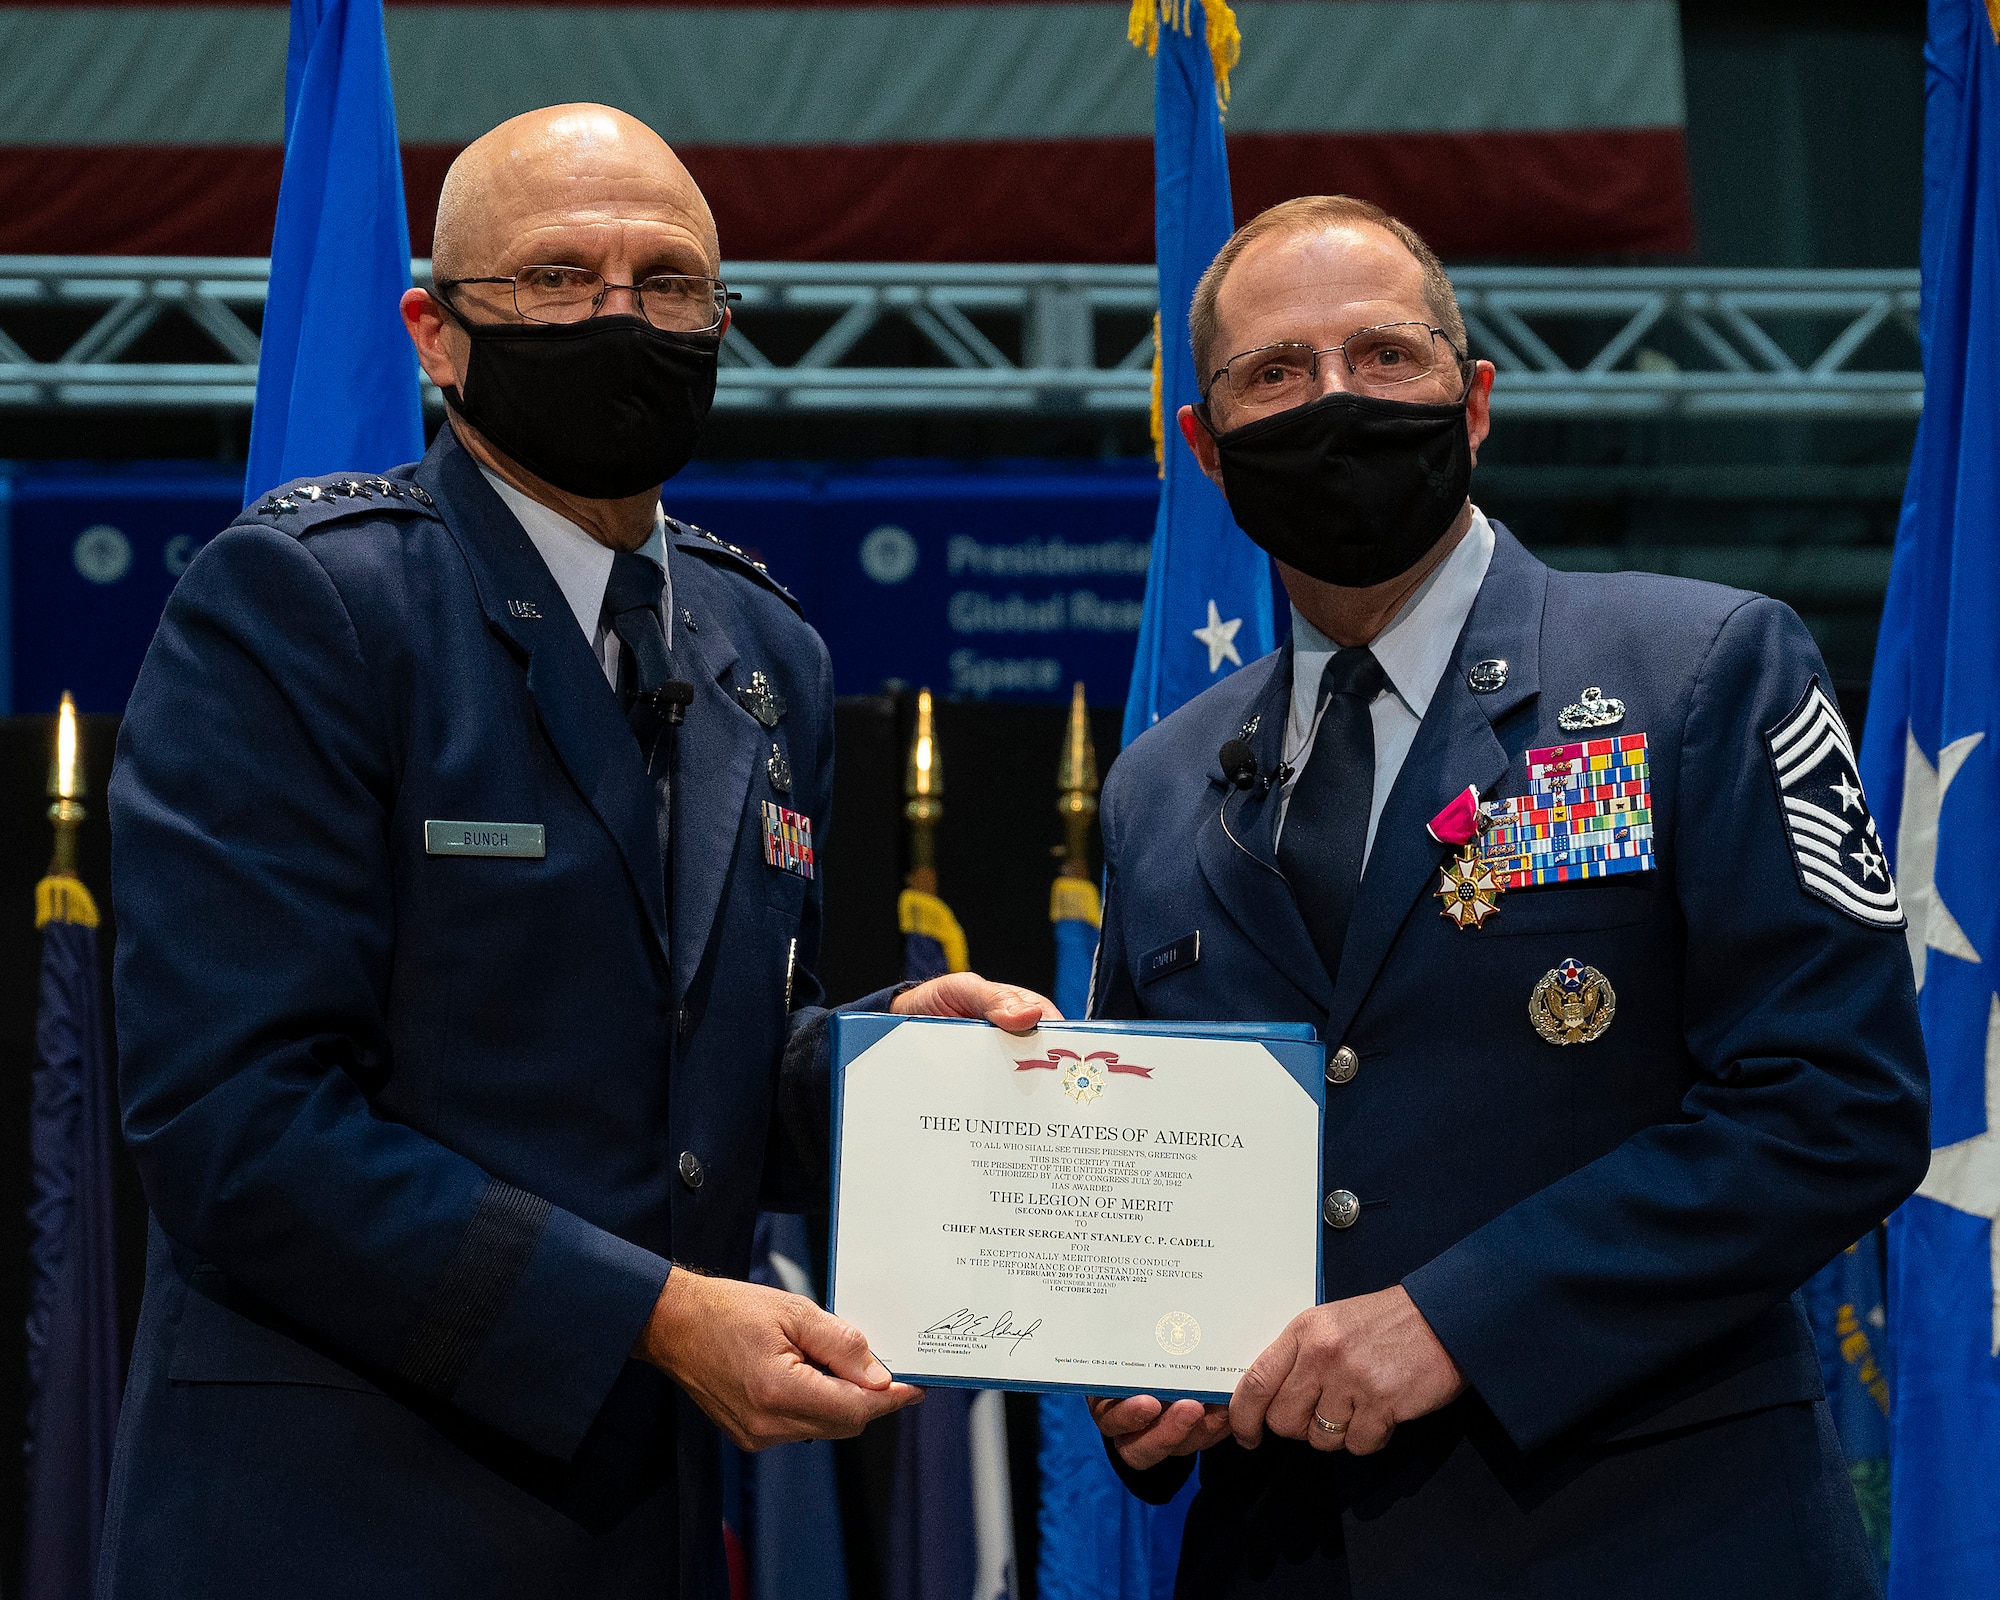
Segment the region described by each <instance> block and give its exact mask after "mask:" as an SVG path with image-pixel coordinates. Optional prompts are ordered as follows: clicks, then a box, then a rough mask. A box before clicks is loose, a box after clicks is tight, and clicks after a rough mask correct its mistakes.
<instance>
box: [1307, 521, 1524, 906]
mask: <svg viewBox="0 0 2000 1600" xmlns="http://www.w3.org/2000/svg"><path fill="white" fill-rule="evenodd" d="M1492 559H1493V524H1492V523H1490V522H1488V521H1487V520H1486V516H1485V513H1484V512H1482V511H1481V510H1480V509H1479V508H1478V507H1477V506H1474V507H1473V508H1472V527H1471V528H1470V529H1469V530H1468V531H1467V532H1466V535H1465V537H1464V538H1463V539H1461V540H1459V541H1458V548H1457V549H1455V550H1453V551H1452V553H1451V554H1450V555H1448V556H1446V557H1445V558H1444V560H1442V561H1440V562H1439V563H1438V564H1437V568H1436V570H1434V571H1433V572H1432V573H1431V574H1430V576H1429V577H1427V578H1425V579H1424V581H1423V582H1422V583H1420V584H1418V585H1417V587H1416V590H1415V592H1414V593H1413V594H1411V596H1410V598H1409V599H1407V600H1405V601H1404V602H1403V608H1402V609H1401V610H1400V611H1398V612H1397V613H1396V615H1395V616H1394V617H1392V618H1391V619H1390V621H1389V625H1388V626H1387V627H1386V628H1384V629H1383V630H1382V631H1381V632H1380V633H1378V634H1377V635H1376V636H1375V638H1374V639H1373V640H1372V641H1371V642H1370V644H1369V646H1368V648H1369V649H1370V650H1372V651H1373V652H1374V653H1375V659H1376V660H1377V661H1378V662H1380V663H1381V666H1382V673H1383V676H1384V677H1386V678H1387V679H1388V680H1389V686H1388V687H1387V688H1386V689H1384V690H1383V691H1382V692H1381V693H1380V694H1379V695H1377V696H1376V697H1375V700H1374V703H1373V704H1372V705H1370V706H1369V708H1368V716H1369V720H1370V722H1372V723H1373V724H1374V729H1375V795H1374V798H1373V800H1372V801H1371V802H1370V803H1369V807H1368V839H1367V843H1366V844H1365V845H1364V846H1363V847H1362V852H1361V861H1362V865H1363V866H1364V867H1365V866H1366V865H1367V862H1368V855H1369V852H1370V851H1372V850H1373V849H1374V848H1375V826H1376V824H1377V823H1379V822H1380V821H1381V820H1382V808H1383V807H1384V806H1385V805H1387V804H1388V803H1389V791H1390V790H1391V789H1393V788H1395V786H1396V774H1397V773H1399V772H1401V771H1402V770H1403V759H1404V757H1406V756H1407V755H1409V753H1410V746H1411V745H1412V744H1413V743H1415V741H1416V737H1417V725H1418V724H1419V723H1421V722H1422V721H1423V720H1424V713H1425V711H1427V710H1428V709H1429V708H1430V703H1431V696H1432V695H1433V694H1435V693H1436V692H1437V686H1438V682H1439V680H1440V679H1442V678H1443V677H1444V671H1445V668H1446V667H1448V666H1450V665H1451V653H1452V651H1453V649H1455V648H1456V647H1457V644H1458V636H1459V633H1460V631H1461V630H1462V629H1463V628H1464V627H1465V619H1466V618H1467V617H1468V616H1470V615H1471V614H1472V602H1473V601H1474V600H1475V599H1477V598H1478V596H1479V586H1480V584H1482V583H1484V582H1485V581H1486V568H1487V564H1488V563H1489V562H1491V561H1492ZM1339 648H1340V646H1339V645H1337V644H1335V643H1334V642H1333V641H1332V640H1331V639H1329V638H1327V636H1326V635H1325V634H1323V633H1321V632H1320V631H1319V629H1317V628H1315V627H1314V626H1313V625H1312V624H1311V623H1310V622H1308V621H1306V619H1305V618H1304V617H1302V616H1300V615H1299V613H1298V611H1297V609H1296V608H1295V609H1294V610H1293V612H1292V704H1291V710H1290V711H1289V712H1288V713H1287V714H1286V717H1285V747H1284V760H1285V762H1286V763H1287V764H1288V765H1289V766H1290V767H1291V769H1292V777H1291V778H1290V780H1288V781H1287V782H1286V784H1285V790H1284V793H1283V794H1282V795H1280V796H1279V797H1278V831H1279V833H1280V834H1281V835H1282V834H1283V832H1284V827H1285V812H1286V811H1287V810H1289V809H1290V807H1291V803H1292V785H1293V784H1294V783H1296V782H1297V781H1298V774H1299V773H1301V772H1303V771H1305V766H1306V762H1307V760H1308V759H1309V758H1310V757H1311V755H1312V747H1313V739H1314V737H1315V736H1316V735H1317V734H1318V732H1319V719H1320V716H1321V715H1322V714H1323V712H1322V708H1321V706H1320V703H1319V685H1320V679H1321V678H1322V677H1323V676H1324V675H1325V673H1326V664H1327V661H1328V659H1329V658H1330V657H1331V656H1332V655H1333V653H1334V652H1335V651H1336V650H1338V649H1339Z"/></svg>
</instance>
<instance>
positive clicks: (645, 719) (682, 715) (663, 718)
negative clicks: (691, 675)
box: [631, 678, 694, 773]
mask: <svg viewBox="0 0 2000 1600" xmlns="http://www.w3.org/2000/svg"><path fill="white" fill-rule="evenodd" d="M693 704H694V685H693V684H691V683H689V682H688V681H687V679H685V678H669V679H667V681H666V682H665V683H663V684H661V685H660V686H659V688H657V689H641V690H640V691H639V692H638V693H637V694H635V695H634V696H633V697H632V718H631V720H632V732H633V734H634V735H635V736H636V737H637V738H638V741H639V748H640V749H641V750H643V751H645V753H646V770H647V772H649V773H650V772H651V771H652V770H653V757H654V755H655V753H656V752H657V751H658V749H659V745H660V735H661V734H662V733H664V732H665V731H666V730H667V729H668V728H678V727H679V726H680V725H681V724H682V723H684V722H686V721H687V708H688V707H689V706H691V705H693Z"/></svg>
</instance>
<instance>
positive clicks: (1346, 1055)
mask: <svg viewBox="0 0 2000 1600" xmlns="http://www.w3.org/2000/svg"><path fill="white" fill-rule="evenodd" d="M1360 1070H1361V1058H1360V1057H1359V1056H1358V1055H1356V1054H1355V1053H1354V1051H1353V1049H1352V1048H1351V1047H1350V1046H1348V1045H1342V1046H1341V1047H1340V1048H1339V1049H1338V1050H1336V1051H1334V1053H1333V1054H1332V1055H1330V1056H1328V1057H1327V1058H1326V1081H1327V1082H1328V1083H1352V1082H1353V1081H1354V1075H1355V1073H1357V1072H1359V1071H1360Z"/></svg>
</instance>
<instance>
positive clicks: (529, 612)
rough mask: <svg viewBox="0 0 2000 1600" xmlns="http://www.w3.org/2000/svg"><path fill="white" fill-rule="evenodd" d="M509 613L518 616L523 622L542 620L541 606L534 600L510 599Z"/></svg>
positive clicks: (511, 615)
mask: <svg viewBox="0 0 2000 1600" xmlns="http://www.w3.org/2000/svg"><path fill="white" fill-rule="evenodd" d="M507 615H508V616H510V617H516V618H518V619H519V620H521V621H522V622H539V621H541V620H542V613H541V608H540V607H538V606H537V605H536V604H535V603H534V601H532V600H509V601H508V602H507Z"/></svg>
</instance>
